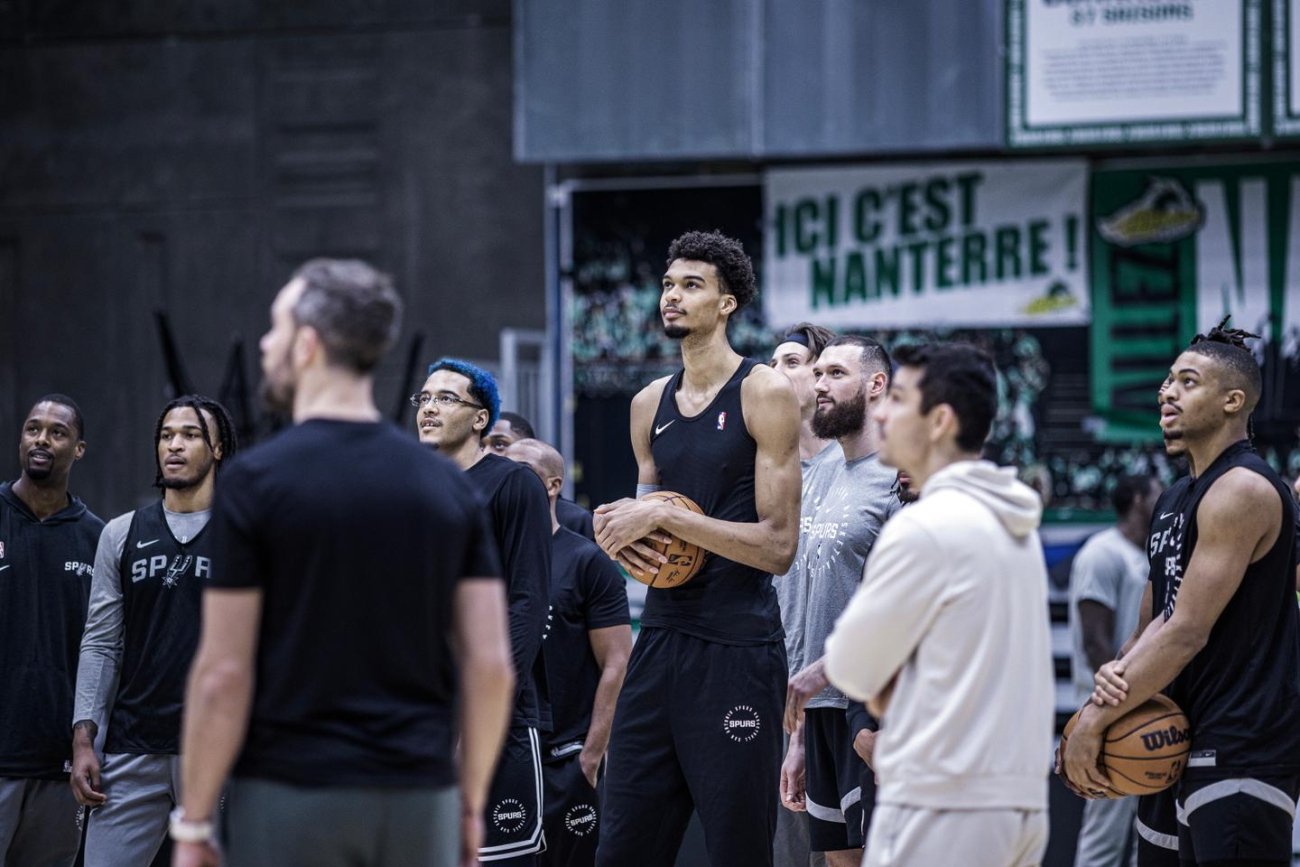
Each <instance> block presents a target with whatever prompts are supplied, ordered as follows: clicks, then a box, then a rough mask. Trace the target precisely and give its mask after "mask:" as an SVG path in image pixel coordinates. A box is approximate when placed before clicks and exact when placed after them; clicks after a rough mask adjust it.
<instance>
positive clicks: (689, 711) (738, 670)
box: [596, 232, 799, 867]
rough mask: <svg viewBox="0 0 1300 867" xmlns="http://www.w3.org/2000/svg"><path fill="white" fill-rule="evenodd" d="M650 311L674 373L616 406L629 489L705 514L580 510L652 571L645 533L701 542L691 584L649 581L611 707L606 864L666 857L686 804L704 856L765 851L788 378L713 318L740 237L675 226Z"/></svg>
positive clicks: (791, 435)
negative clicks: (656, 313) (669, 494)
mask: <svg viewBox="0 0 1300 867" xmlns="http://www.w3.org/2000/svg"><path fill="white" fill-rule="evenodd" d="M662 285H663V290H662V294H661V295H660V301H659V310H660V314H661V316H662V320H663V325H664V330H665V332H666V333H667V334H668V336H669V337H672V338H674V339H677V340H680V341H681V347H682V364H683V369H682V370H680V371H678V372H677V373H676V374H674V375H672V376H669V377H665V378H663V379H660V380H657V381H655V382H653V383H651V384H650V385H649V386H647V387H646V388H644V389H642V391H641V392H640V393H639V394H637V396H636V397H635V398H634V399H633V401H632V449H633V451H634V452H635V454H636V458H637V463H638V466H639V473H638V485H637V490H638V494H643V493H644V492H646V491H648V490H654V489H656V488H662V489H664V490H671V491H676V492H679V493H682V494H685V495H686V496H688V497H690V498H691V499H692V500H694V501H695V502H696V503H697V504H699V506H700V508H701V509H703V512H704V514H702V515H696V514H694V513H692V512H688V511H686V510H684V509H677V508H674V507H672V506H668V505H665V504H659V503H654V502H644V501H641V500H631V499H625V500H620V501H618V502H616V503H612V504H609V505H605V506H602V507H600V508H599V509H597V513H596V540H597V542H599V543H600V545H601V547H602V548H604V549H605V551H606V553H608V554H610V555H611V556H614V557H617V558H618V559H619V560H620V561H621V562H623V563H624V564H625V565H634V566H637V567H639V568H647V569H650V570H657V568H658V566H659V564H660V563H661V562H663V560H662V558H661V557H660V556H659V555H657V554H655V553H654V552H653V550H652V549H650V548H649V547H648V546H647V545H646V544H645V542H644V540H645V539H646V538H647V537H649V536H651V534H657V533H660V532H661V531H664V532H667V533H671V534H673V535H675V536H678V537H680V538H682V539H685V540H686V541H688V542H691V543H693V544H696V545H699V546H701V547H702V548H704V549H705V550H707V551H709V552H710V553H709V555H708V559H707V561H706V563H705V565H704V568H703V569H702V570H701V572H700V573H699V574H698V575H697V576H696V577H695V578H694V580H692V581H691V582H690V583H688V584H685V585H683V586H680V587H674V588H670V589H663V588H653V587H652V588H651V589H650V591H649V594H648V596H647V599H646V608H645V614H644V616H643V617H642V621H641V622H642V630H641V635H640V638H639V639H638V641H637V644H636V647H635V648H634V649H633V652H632V660H631V662H630V665H629V668H628V677H627V683H626V684H625V685H624V687H623V694H622V696H621V697H620V700H619V705H618V709H617V711H616V712H615V716H614V731H613V735H612V738H611V740H610V756H609V773H608V775H607V777H606V790H605V811H606V819H605V826H604V828H603V830H602V832H601V837H600V848H599V850H598V852H597V856H596V860H597V863H598V864H602V865H608V867H615V865H617V867H626V865H635V864H646V865H662V864H671V863H672V861H673V859H674V857H675V855H676V852H677V850H678V848H679V846H680V844H681V839H682V834H683V832H684V831H685V829H686V825H687V822H688V820H689V819H690V815H691V811H692V809H694V810H695V811H697V812H698V813H699V817H700V821H701V824H702V825H703V827H704V835H705V842H706V845H707V847H708V851H709V860H710V861H711V862H712V863H713V864H714V865H725V864H737V865H741V864H743V865H751V867H752V865H765V864H770V863H771V861H772V835H773V832H774V828H775V824H776V809H777V805H776V801H775V800H774V799H773V796H772V794H773V792H774V791H775V790H776V787H777V782H778V774H779V769H780V764H781V754H780V753H781V710H782V704H783V697H784V691H785V674H786V667H785V664H786V663H785V645H784V643H783V637H782V629H781V615H780V611H779V608H778V604H777V599H776V593H775V591H774V590H773V588H772V579H771V575H772V574H777V575H780V574H782V573H784V572H785V571H786V570H787V569H788V568H789V567H790V563H791V560H792V559H793V557H794V551H795V547H796V544H797V541H798V514H799V407H798V402H797V400H796V399H795V395H794V390H793V388H791V386H790V383H789V381H788V380H787V379H786V378H785V377H783V376H781V375H780V374H778V373H776V372H775V371H774V370H772V369H771V368H770V367H768V366H767V365H765V364H760V363H757V362H754V361H750V360H747V359H745V358H742V357H741V356H740V355H739V354H737V353H736V352H735V351H734V350H733V349H732V348H731V345H730V344H729V343H728V341H727V322H728V320H729V319H730V318H731V316H732V315H733V314H734V313H735V312H736V310H737V309H739V308H740V307H741V306H742V305H744V304H747V303H749V302H750V301H751V300H753V298H754V295H755V294H756V291H757V290H756V287H755V285H754V272H753V267H752V265H751V264H750V261H749V257H748V256H746V255H745V252H744V250H743V249H742V248H741V246H740V244H739V243H738V242H736V241H735V240H733V239H731V238H727V237H725V236H723V235H720V234H717V233H713V232H689V233H687V234H685V235H682V236H681V237H680V238H678V239H677V240H676V241H674V242H673V243H672V246H671V247H669V250H668V270H667V273H665V274H664V277H663V284H662Z"/></svg>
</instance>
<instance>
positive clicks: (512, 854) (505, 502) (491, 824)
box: [411, 358, 551, 865]
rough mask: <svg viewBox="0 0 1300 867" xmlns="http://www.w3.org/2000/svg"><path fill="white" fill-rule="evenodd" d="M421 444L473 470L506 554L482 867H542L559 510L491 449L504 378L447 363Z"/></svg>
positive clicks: (421, 428) (427, 401)
mask: <svg viewBox="0 0 1300 867" xmlns="http://www.w3.org/2000/svg"><path fill="white" fill-rule="evenodd" d="M411 403H413V404H414V405H415V406H416V408H417V409H418V412H417V413H416V420H415V423H416V430H417V431H418V433H419V435H420V442H422V443H424V444H426V445H431V446H433V447H434V448H436V449H437V450H438V451H439V452H441V453H442V454H443V455H445V456H446V457H448V458H450V459H451V461H452V462H453V463H455V464H456V465H457V466H459V467H460V468H461V469H462V470H464V471H465V478H466V479H467V480H468V481H469V483H470V486H471V487H473V488H474V489H475V490H477V491H478V492H479V494H480V495H481V496H482V499H483V502H484V503H486V504H487V506H488V514H489V519H490V521H491V523H492V530H493V532H494V534H495V536H496V541H497V546H498V548H499V549H500V551H501V561H502V562H501V565H502V569H503V574H504V575H505V577H506V589H507V593H508V595H509V600H510V646H511V649H512V652H513V655H514V663H515V675H516V682H515V688H516V693H515V704H514V711H513V713H512V715H511V718H510V732H509V734H508V735H507V738H506V745H505V749H504V750H503V751H502V753H501V761H500V763H499V764H498V765H497V770H496V776H495V777H494V778H493V780H492V787H491V791H490V793H489V795H488V801H487V810H486V819H487V822H486V824H487V834H486V837H485V839H484V845H483V847H482V848H481V849H480V850H479V860H480V861H493V862H502V863H509V864H518V865H531V864H536V863H537V853H539V852H541V851H543V850H544V849H545V848H546V842H545V837H544V835H543V834H542V758H541V747H540V743H539V740H538V730H539V729H540V730H541V731H543V732H549V731H550V729H551V719H550V717H551V714H550V704H549V701H548V697H549V694H550V691H549V689H548V687H547V682H546V667H545V662H544V660H543V657H542V654H541V652H540V651H541V647H542V634H543V632H544V630H545V628H546V617H547V613H548V610H547V609H548V605H549V599H550V588H551V507H550V501H549V500H548V498H547V494H546V488H545V486H543V485H542V482H541V479H539V478H537V474H536V473H534V472H533V471H532V470H530V469H529V468H528V467H527V466H525V465H523V464H517V463H515V462H514V461H512V460H509V459H508V458H503V457H501V456H500V455H497V454H493V453H492V452H490V451H488V450H487V449H485V448H484V446H483V436H484V433H485V432H486V431H490V430H491V429H492V425H493V424H494V423H495V422H496V420H497V417H498V416H499V415H500V412H501V398H500V396H499V395H498V393H497V384H496V380H495V379H493V378H492V374H490V373H488V372H487V371H486V370H483V369H481V368H479V367H477V366H476V365H473V364H470V363H469V362H467V361H461V360H459V359H455V358H443V359H441V360H439V361H437V362H436V363H434V364H432V365H430V367H429V378H428V379H426V380H425V382H424V388H423V389H422V390H421V391H420V393H419V394H415V395H412V396H411Z"/></svg>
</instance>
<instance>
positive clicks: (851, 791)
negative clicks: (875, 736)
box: [803, 707, 875, 852]
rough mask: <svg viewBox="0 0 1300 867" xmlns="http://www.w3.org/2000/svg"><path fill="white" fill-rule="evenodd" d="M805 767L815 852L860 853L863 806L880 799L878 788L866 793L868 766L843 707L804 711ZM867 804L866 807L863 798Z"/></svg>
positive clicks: (811, 841) (868, 806)
mask: <svg viewBox="0 0 1300 867" xmlns="http://www.w3.org/2000/svg"><path fill="white" fill-rule="evenodd" d="M803 743H804V762H805V764H806V766H807V779H806V781H805V785H806V787H807V804H808V843H809V848H810V849H811V850H812V851H813V852H838V851H841V850H844V849H861V848H862V840H863V833H862V831H863V828H864V827H865V826H866V822H868V821H870V819H869V818H868V819H866V820H865V821H864V819H863V812H864V811H863V808H864V806H865V807H866V809H867V810H868V811H869V810H870V808H871V805H872V803H873V802H874V800H875V785H874V783H873V785H872V787H871V790H870V791H864V790H863V788H862V778H863V771H864V770H866V769H867V763H866V762H864V761H862V759H861V758H859V757H858V754H857V753H856V752H854V751H853V738H852V734H851V732H850V731H849V722H848V720H847V719H846V718H845V716H844V710H843V708H837V707H819V708H813V709H812V710H808V711H805V712H804V723H803ZM864 794H865V795H866V796H867V798H868V802H867V803H866V804H865V805H864V804H863V798H862V796H863V795H864Z"/></svg>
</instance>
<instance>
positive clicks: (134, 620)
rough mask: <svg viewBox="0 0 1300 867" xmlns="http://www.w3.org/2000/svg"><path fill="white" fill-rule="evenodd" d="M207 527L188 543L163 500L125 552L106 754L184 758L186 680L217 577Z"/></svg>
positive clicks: (138, 521)
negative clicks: (206, 588) (207, 586)
mask: <svg viewBox="0 0 1300 867" xmlns="http://www.w3.org/2000/svg"><path fill="white" fill-rule="evenodd" d="M213 559H214V558H213V544H212V534H211V533H209V532H208V525H207V524H205V525H204V526H203V529H202V530H200V531H199V532H198V534H196V535H195V536H194V537H193V538H191V539H189V540H187V541H185V542H181V541H180V540H179V539H177V538H176V537H175V536H173V535H172V530H171V527H170V526H169V525H168V524H167V516H166V515H165V514H164V513H163V504H162V501H161V500H159V501H158V502H156V503H154V504H153V505H151V506H148V507H146V508H143V509H138V510H137V511H136V513H135V515H133V516H132V518H131V526H130V528H129V529H128V530H127V533H126V540H125V543H124V544H123V546H122V558H121V561H120V562H121V568H120V572H119V579H118V580H119V581H120V582H121V586H122V613H123V625H124V627H125V632H124V636H123V641H122V668H121V671H120V672H119V674H118V687H117V697H116V698H115V699H114V701H113V712H112V715H111V716H110V717H109V724H108V737H107V739H106V740H105V741H104V752H106V753H113V754H117V753H126V754H129V755H175V754H176V753H178V752H180V734H181V710H182V707H183V706H184V704H185V680H186V677H187V676H188V674H189V670H190V663H191V662H192V661H193V660H194V651H195V649H196V648H197V647H198V644H199V624H200V616H199V612H200V608H201V600H202V598H203V585H204V582H205V581H206V580H207V579H208V578H209V577H210V576H211V575H212V574H213Z"/></svg>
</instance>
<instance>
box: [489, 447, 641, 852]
mask: <svg viewBox="0 0 1300 867" xmlns="http://www.w3.org/2000/svg"><path fill="white" fill-rule="evenodd" d="M505 456H506V457H508V458H510V459H511V460H512V461H518V462H519V463H521V464H524V465H525V466H527V467H528V468H529V469H531V470H532V471H533V472H534V473H536V474H537V477H538V478H539V479H541V480H542V484H544V485H545V486H546V493H547V495H548V497H549V498H550V503H551V533H552V535H551V552H552V562H551V577H552V578H553V580H554V583H553V584H552V585H551V605H550V612H551V613H550V615H549V616H548V617H547V618H546V619H547V625H546V634H545V636H544V638H543V642H542V652H543V653H544V654H546V664H547V669H548V670H549V671H553V672H559V673H562V675H563V676H557V677H556V678H555V679H554V681H553V682H552V684H551V690H552V692H551V703H552V715H553V720H552V722H553V728H552V731H551V733H550V734H549V735H548V736H547V738H546V748H545V750H544V758H543V764H542V769H543V770H542V776H543V778H544V780H545V782H546V796H545V798H544V801H545V810H544V815H545V829H546V852H544V853H543V854H542V857H541V863H542V864H543V865H555V867H581V865H590V864H594V863H595V862H596V841H597V839H599V837H598V833H599V826H600V796H599V794H598V791H599V789H598V785H599V780H600V773H601V769H602V766H603V765H604V763H605V752H606V750H607V749H608V748H609V730H610V726H611V725H612V723H613V722H614V706H615V705H616V704H617V703H618V693H619V690H620V689H622V688H623V678H624V676H625V675H626V674H627V660H628V656H629V655H630V654H631V653H632V627H631V622H632V621H631V617H630V616H629V613H628V605H627V591H626V590H625V589H624V579H623V575H622V573H621V572H619V570H618V567H617V566H615V565H614V563H613V562H612V561H610V559H609V558H608V557H606V556H605V553H604V552H603V551H601V550H600V547H599V546H598V545H596V543H595V542H592V541H591V540H589V539H584V538H582V537H581V536H579V535H578V534H577V533H574V532H572V531H570V530H566V529H565V528H563V527H561V526H560V522H559V519H558V517H557V516H556V511H555V504H556V501H557V500H558V499H559V496H560V488H561V487H563V485H564V459H563V458H562V457H560V453H559V452H557V451H556V450H555V449H553V448H551V447H550V446H549V445H547V444H546V443H544V442H542V441H541V440H535V439H525V440H518V441H516V442H514V443H512V444H511V446H510V448H508V449H506V453H505Z"/></svg>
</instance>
